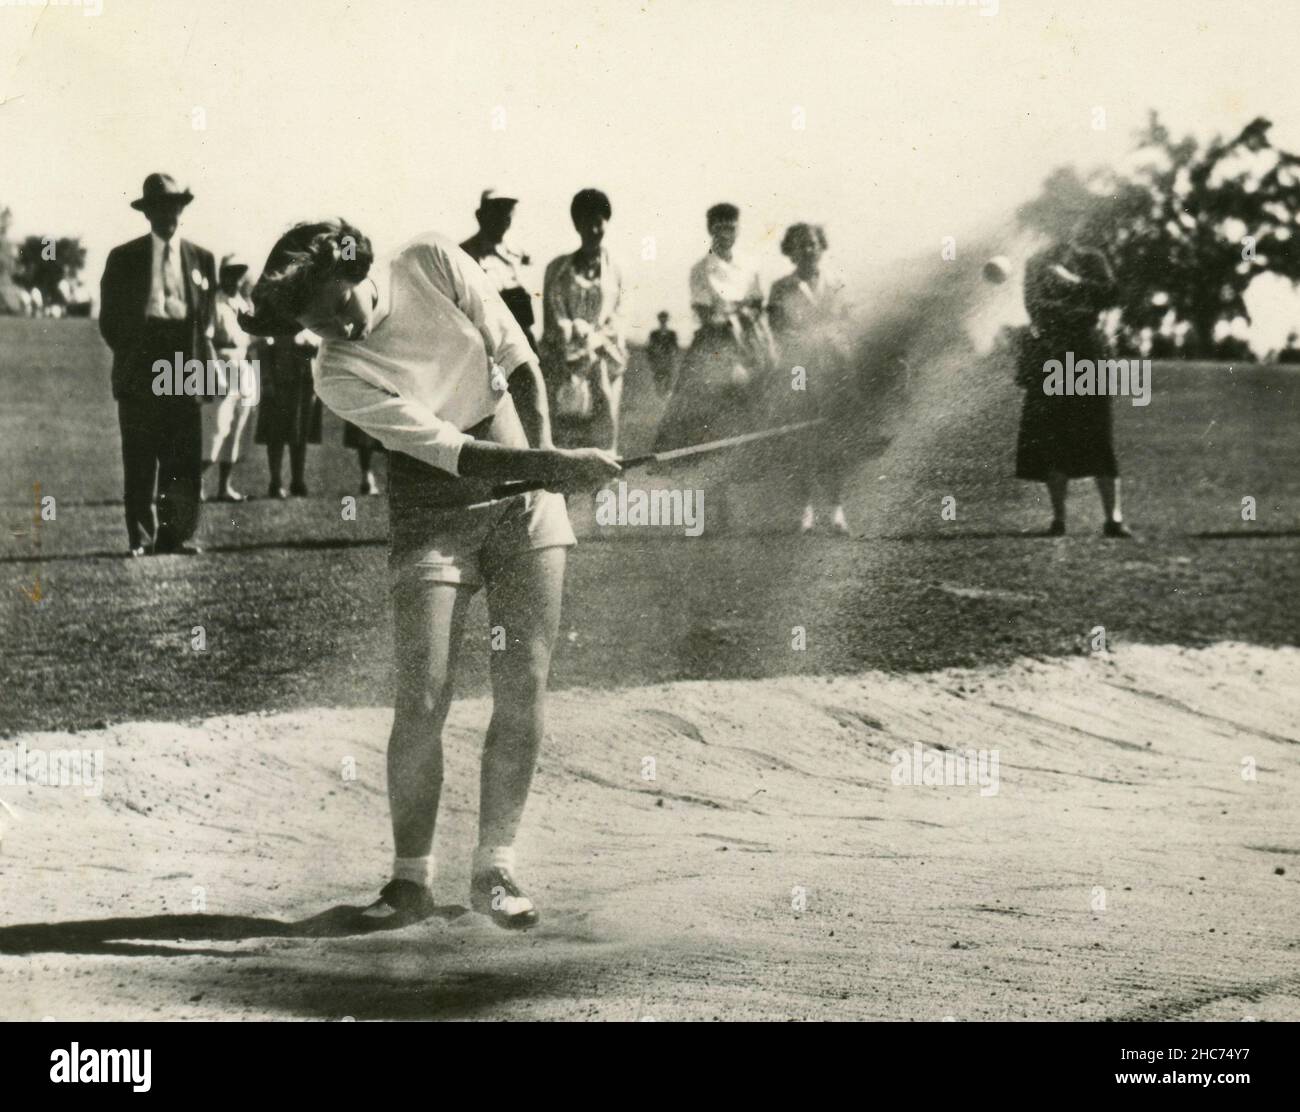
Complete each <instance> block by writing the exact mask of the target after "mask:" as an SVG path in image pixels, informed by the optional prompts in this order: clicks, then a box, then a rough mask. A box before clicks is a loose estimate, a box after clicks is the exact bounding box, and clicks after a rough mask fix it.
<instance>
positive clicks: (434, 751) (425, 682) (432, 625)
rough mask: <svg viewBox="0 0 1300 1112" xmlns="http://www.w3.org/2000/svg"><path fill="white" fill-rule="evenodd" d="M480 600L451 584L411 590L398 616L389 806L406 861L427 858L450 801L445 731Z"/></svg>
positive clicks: (396, 609) (402, 598) (395, 840)
mask: <svg viewBox="0 0 1300 1112" xmlns="http://www.w3.org/2000/svg"><path fill="white" fill-rule="evenodd" d="M472 597H473V595H472V592H470V591H468V590H466V589H464V588H462V587H456V586H453V585H452V584H448V583H420V584H415V585H411V586H409V587H406V588H403V590H402V592H401V594H400V595H399V596H398V597H397V605H396V606H395V607H394V608H393V609H394V625H395V633H396V638H397V705H396V708H395V711H394V714H393V732H392V734H391V736H390V737H389V739H388V804H389V807H390V808H391V811H392V818H393V845H394V848H395V849H396V853H397V856H398V857H425V856H427V855H428V853H429V851H430V850H431V849H432V847H433V827H434V821H435V819H436V818H437V814H438V799H439V797H440V795H441V794H442V727H443V723H444V722H446V720H447V710H448V708H449V707H450V706H451V690H452V681H453V679H454V676H455V670H456V658H457V655H458V653H459V649H460V641H461V633H462V631H463V629H464V626H465V615H466V612H467V610H468V608H469V602H470V599H471V598H472Z"/></svg>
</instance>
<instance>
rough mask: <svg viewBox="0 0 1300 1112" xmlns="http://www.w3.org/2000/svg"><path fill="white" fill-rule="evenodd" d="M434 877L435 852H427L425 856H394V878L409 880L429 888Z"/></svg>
mask: <svg viewBox="0 0 1300 1112" xmlns="http://www.w3.org/2000/svg"><path fill="white" fill-rule="evenodd" d="M432 877H433V854H431V853H426V854H425V855H424V856H423V857H394V858H393V879H394V880H409V881H411V882H412V883H414V884H419V885H421V886H422V887H424V888H428V887H429V882H430V880H431V878H432Z"/></svg>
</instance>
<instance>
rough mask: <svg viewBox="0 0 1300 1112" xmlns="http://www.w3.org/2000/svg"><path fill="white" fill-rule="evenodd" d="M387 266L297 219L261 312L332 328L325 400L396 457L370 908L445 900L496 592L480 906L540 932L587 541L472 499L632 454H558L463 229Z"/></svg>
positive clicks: (383, 912) (531, 510)
mask: <svg viewBox="0 0 1300 1112" xmlns="http://www.w3.org/2000/svg"><path fill="white" fill-rule="evenodd" d="M373 262H374V253H373V250H372V248H371V244H370V241H369V240H368V239H367V238H366V237H365V236H364V235H363V234H362V233H361V232H360V231H359V230H358V229H357V228H355V227H352V226H351V225H349V224H347V223H345V222H343V221H339V220H335V221H327V222H324V223H318V224H300V225H299V226H297V227H296V228H294V229H293V230H291V231H290V232H288V233H286V234H285V235H284V236H282V237H281V238H280V240H279V242H278V243H277V244H276V245H275V247H274V249H273V250H272V251H271V254H270V257H269V258H268V259H267V262H266V267H265V269H264V271H263V275H262V278H261V280H260V281H259V282H258V285H257V290H256V297H255V299H254V304H255V305H256V306H257V312H256V315H255V317H253V318H250V319H249V320H248V321H247V322H246V324H245V327H246V328H249V329H250V330H252V331H256V332H259V333H261V332H268V331H269V332H273V333H274V332H284V331H286V330H287V331H292V330H293V328H295V327H302V328H307V329H310V330H311V331H312V332H315V333H316V334H317V335H318V336H320V337H321V338H322V340H323V347H324V350H323V352H322V357H321V360H320V363H319V365H318V368H317V371H316V379H317V382H316V386H317V392H318V393H319V395H320V397H321V399H322V400H323V401H324V402H325V404H326V405H327V406H329V408H330V409H332V410H333V411H334V412H335V413H337V414H338V415H339V416H340V417H342V418H343V419H344V420H346V421H350V422H351V423H352V424H354V425H356V426H357V427H358V428H360V429H362V430H363V431H365V432H368V433H370V434H371V435H372V436H374V437H376V438H377V439H378V440H379V441H380V442H382V443H383V444H384V446H385V447H386V448H388V450H389V460H390V463H389V492H388V498H389V519H390V541H389V568H390V572H391V580H392V598H393V611H394V625H395V630H396V638H397V643H396V649H397V652H396V662H397V705H396V708H395V714H394V719H393V731H392V735H391V738H390V740H389V746H388V796H389V804H390V807H391V810H392V820H393V841H394V846H395V854H396V859H395V861H394V863H393V876H392V879H391V880H390V881H389V882H388V884H386V885H385V886H384V888H383V890H382V892H381V893H380V898H379V900H377V901H376V902H375V903H374V904H372V905H371V906H370V907H369V908H368V909H367V910H366V913H365V914H366V916H367V917H368V918H369V919H371V920H372V921H375V922H376V923H377V924H378V925H385V926H388V925H391V926H403V925H406V924H408V923H412V922H415V921H417V920H419V919H422V918H427V917H428V916H429V915H431V914H433V912H434V910H435V907H434V902H433V896H432V894H431V891H430V880H431V876H432V871H433V870H432V856H431V854H432V848H433V833H434V821H435V818H436V815H437V810H438V799H439V794H440V792H441V788H442V740H441V735H442V727H443V723H444V721H445V720H446V717H447V711H448V709H449V706H450V703H451V693H452V684H453V678H454V673H455V666H456V657H457V651H458V648H459V645H460V641H461V634H462V632H463V627H464V624H465V617H466V614H467V613H468V610H469V602H470V598H471V596H472V595H473V593H474V592H475V591H476V590H478V588H479V587H484V588H486V591H487V603H488V615H489V619H490V621H491V624H492V626H493V627H497V626H499V627H501V628H502V629H504V631H505V642H506V644H505V647H504V648H503V649H501V650H499V651H495V652H493V653H492V654H491V671H492V692H493V712H492V720H491V723H490V724H489V726H488V732H487V740H486V741H485V743H484V746H483V763H482V770H481V777H480V793H481V794H480V803H479V838H478V846H477V848H476V849H475V850H474V858H473V869H472V874H471V875H472V880H471V888H470V902H471V906H472V907H473V908H474V909H475V910H476V911H481V912H483V913H485V914H488V915H490V916H491V917H492V919H493V920H494V921H495V922H496V923H498V924H499V925H501V926H505V927H527V926H531V925H532V924H534V923H536V922H537V918H538V916H537V912H536V910H535V909H534V908H533V904H532V901H531V900H529V899H528V898H527V897H526V896H525V895H524V894H523V892H522V891H521V890H520V888H519V885H518V884H517V883H516V881H515V878H514V850H513V845H514V840H515V832H516V831H517V829H518V827H519V821H520V817H521V816H522V814H523V809H524V803H525V801H526V800H527V798H528V789H529V785H530V783H531V781H532V775H533V769H534V767H535V766H536V764H537V751H538V745H539V743H540V742H541V739H542V704H543V700H544V696H545V690H546V681H547V674H548V671H549V668H550V657H551V648H552V645H553V643H554V640H555V635H556V630H557V627H558V622H559V614H560V594H561V587H562V583H563V578H564V563H565V549H566V548H567V547H568V546H570V545H572V544H573V543H574V538H573V531H572V530H571V529H570V527H569V521H568V516H567V514H566V512H565V508H564V500H563V499H562V498H561V497H559V496H558V495H557V494H555V493H550V492H547V491H543V492H541V493H537V494H532V495H518V496H515V497H513V498H510V499H507V500H504V501H500V502H497V503H496V504H493V505H490V506H487V507H485V508H483V507H480V508H474V509H471V508H468V507H470V506H472V505H474V504H476V503H478V504H481V503H483V502H484V501H486V500H488V498H489V497H490V491H491V489H492V487H493V486H494V485H495V484H497V483H499V482H501V481H503V480H510V479H544V480H547V481H548V482H549V483H551V484H552V485H553V487H554V490H556V491H565V492H567V491H575V492H576V491H585V490H591V489H594V488H596V487H599V486H601V485H603V484H604V483H606V482H608V481H609V480H610V478H612V477H613V476H614V475H616V474H617V473H618V471H619V465H618V463H617V462H616V461H615V460H614V458H613V457H612V456H610V455H609V454H607V453H606V452H604V451H601V450H599V449H594V448H585V449H575V450H569V451H565V450H557V449H555V448H552V447H551V442H550V426H549V419H548V414H547V405H546V390H545V387H544V386H543V385H542V379H541V373H540V371H539V370H538V368H537V365H536V363H535V362H534V361H533V352H532V348H531V347H530V346H529V344H528V341H527V340H526V339H525V337H524V335H523V333H522V332H521V331H520V329H519V326H518V324H516V323H515V319H514V317H513V316H511V314H510V310H509V309H507V308H506V306H505V304H504V303H503V302H502V301H501V299H500V297H498V296H497V293H496V291H495V290H494V289H493V288H492V286H491V284H490V283H489V281H488V279H487V278H486V277H485V276H484V274H483V272H482V270H480V269H479V267H477V266H476V265H475V264H474V263H473V261H472V260H471V259H470V258H469V256H467V255H465V254H464V253H463V252H462V251H461V250H460V249H459V248H458V247H457V246H456V245H455V243H454V242H453V241H451V240H449V239H445V238H443V237H442V236H438V235H433V234H429V235H422V236H419V237H417V238H416V239H414V240H412V241H411V242H410V243H408V244H406V245H405V246H404V247H402V248H400V249H399V250H398V251H397V252H396V253H395V254H394V255H393V256H392V257H391V259H389V260H388V261H386V262H384V263H383V264H382V265H375V266H372V264H373ZM286 322H292V323H291V325H290V327H289V328H287V329H286V327H285V325H286ZM516 372H518V374H520V375H522V376H524V381H525V382H526V383H527V384H528V387H527V388H526V389H525V390H523V391H521V392H520V393H521V396H522V397H523V398H524V399H526V401H527V404H523V403H521V408H522V412H517V411H516V409H515V406H514V403H513V402H512V400H511V396H510V393H509V391H508V380H509V378H510V376H511V375H513V374H515V373H516ZM525 429H527V431H525ZM530 443H531V444H532V445H535V446H533V447H530Z"/></svg>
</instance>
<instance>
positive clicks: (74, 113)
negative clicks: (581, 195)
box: [0, 0, 1300, 342]
mask: <svg viewBox="0 0 1300 1112" xmlns="http://www.w3.org/2000/svg"><path fill="white" fill-rule="evenodd" d="M987 10H988V11H992V10H993V7H992V6H990V7H989V8H988V9H987ZM1297 41H1300V4H1296V3H1293V2H1291V0H1276V2H1257V0H1239V2H1224V0H1142V2H1141V3H1140V4H1139V3H1135V2H1134V0H998V2H997V3H996V14H986V12H985V11H984V10H981V8H980V7H979V6H978V5H975V6H951V5H950V6H924V5H902V4H897V3H895V2H894V0H802V2H799V3H791V2H785V0H780V2H778V0H640V2H637V0H579V2H574V0H547V3H545V4H524V3H520V2H518V0H515V2H512V3H498V2H496V0H474V2H463V3H462V2H458V3H450V2H445V0H409V2H408V0H311V2H309V3H308V2H302V0H300V2H296V3H290V2H287V0H206V2H199V0H88V2H86V3H85V4H83V5H78V4H71V3H64V4H48V5H42V4H36V5H33V4H31V3H30V2H28V0H19V2H14V0H0V160H2V161H0V205H7V206H8V207H9V208H11V209H12V210H13V218H14V225H15V231H16V232H17V233H18V234H29V233H34V234H54V235H69V234H71V235H81V236H82V237H83V240H84V242H85V243H86V244H87V246H88V248H89V250H90V257H89V264H88V267H87V277H88V278H89V279H90V280H91V281H92V283H97V282H98V277H99V273H100V271H101V269H102V265H103V258H104V254H105V253H106V251H107V250H108V249H109V248H110V247H111V246H112V245H113V244H115V243H119V242H122V241H124V240H127V239H130V238H133V237H135V236H137V235H140V234H142V233H143V232H144V230H145V223H144V220H143V218H142V217H141V216H140V215H139V214H138V213H136V212H135V211H134V210H132V209H131V208H130V207H129V201H130V200H132V199H133V198H135V197H137V196H138V195H139V191H140V185H141V181H142V179H143V178H144V176H145V175H146V174H147V173H148V172H150V171H152V170H164V171H167V172H169V173H171V174H173V175H175V176H177V177H179V178H182V179H183V180H185V181H186V182H187V183H188V184H189V185H190V187H191V188H192V189H193V191H194V193H195V194H196V200H195V202H194V204H193V205H191V206H190V208H189V210H188V211H187V213H186V217H185V221H184V224H183V225H182V234H183V235H185V236H186V238H189V239H192V240H194V241H195V242H198V243H200V244H202V245H204V246H206V247H208V248H210V249H211V250H213V251H214V252H215V253H216V254H218V255H221V254H224V253H226V252H229V251H235V252H239V253H242V254H244V255H246V256H248V257H250V259H251V260H252V261H253V264H254V268H255V269H256V268H258V267H259V266H260V263H261V261H262V260H263V259H264V258H265V256H266V253H267V251H268V249H269V247H270V245H271V244H272V242H273V241H274V239H275V237H276V236H277V235H278V234H279V233H280V232H281V231H283V230H284V229H285V228H287V227H288V226H290V225H291V224H293V223H294V222H296V221H299V220H305V219H311V218H315V217H319V216H321V215H327V214H328V215H343V216H346V217H347V218H348V219H350V220H352V221H353V222H354V223H357V224H358V225H359V226H361V227H362V228H363V229H364V230H365V231H366V232H367V233H368V234H369V235H371V237H372V238H373V239H374V240H375V241H376V243H377V245H378V246H379V247H380V248H381V249H382V248H383V247H384V246H386V245H389V246H395V245H397V244H398V243H400V242H402V241H404V240H405V239H408V238H410V237H411V236H413V235H415V234H418V233H420V232H423V231H427V230H431V229H432V230H437V231H440V232H443V233H445V234H447V235H451V236H453V237H455V238H457V239H461V238H464V237H466V236H468V235H469V234H470V233H471V232H472V231H473V230H474V219H473V212H474V209H475V208H476V207H477V202H478V196H479V192H480V191H481V190H482V189H483V188H485V187H494V188H497V189H501V190H504V191H506V192H511V193H517V194H518V195H519V196H520V197H521V198H522V203H521V205H520V207H519V209H518V212H517V215H516V221H515V228H514V230H513V232H512V241H513V243H514V245H515V246H516V247H517V248H518V249H520V250H523V251H525V252H527V253H528V254H529V255H530V256H531V258H532V261H533V263H534V264H535V269H534V271H533V274H532V277H533V279H534V280H535V281H537V282H540V276H541V270H542V267H543V266H544V265H545V262H546V261H547V260H549V259H550V258H552V257H554V256H555V255H557V254H560V253H561V252H563V251H566V250H571V249H572V248H573V247H575V246H576V237H575V235H574V233H573V230H572V226H571V224H570V223H569V218H568V203H569V200H570V198H571V197H572V195H573V193H574V192H575V191H576V190H578V189H580V188H583V187H587V186H596V187H598V188H601V189H604V190H605V191H606V192H607V193H608V194H609V195H610V197H611V198H612V201H613V208H614V218H613V221H612V222H611V226H610V231H609V235H608V237H607V244H608V246H609V247H610V249H611V251H612V253H613V254H614V256H615V258H616V259H617V261H618V262H619V263H620V264H621V266H622V269H623V271H624V275H625V279H626V281H627V284H628V300H629V306H628V308H629V313H628V315H629V318H630V322H631V325H632V330H633V332H634V333H636V332H637V331H639V330H643V329H645V328H647V327H649V326H650V325H651V324H652V322H653V317H654V314H655V312H656V311H657V310H659V309H660V308H667V309H669V310H670V311H671V312H672V313H673V314H674V316H675V317H676V318H677V324H678V327H679V329H681V330H689V328H688V325H687V272H688V270H689V268H690V265H691V263H692V262H693V261H694V260H695V259H697V258H699V257H700V256H701V255H702V254H703V253H704V252H705V250H706V249H707V246H708V240H707V235H706V232H705V226H704V211H705V209H706V208H707V207H708V206H709V205H710V204H712V203H714V202H716V201H720V200H729V201H733V202H734V203H736V204H738V205H740V206H741V209H742V227H741V246H742V248H743V249H744V250H746V251H747V252H748V253H749V254H751V255H753V256H755V257H756V258H757V259H758V260H759V261H760V263H761V264H762V266H763V269H764V273H765V275H766V276H767V277H768V278H775V277H777V276H779V275H780V274H781V273H783V272H784V271H785V270H786V269H788V267H787V265H786V264H785V262H784V260H783V259H782V258H781V257H780V254H779V251H778V249H777V245H778V244H779V241H780V237H781V233H782V231H783V230H784V228H785V227H786V226H787V225H788V224H789V223H791V222H793V221H796V220H814V221H816V222H819V223H822V224H824V225H825V227H826V230H827V233H828V236H829V239H830V243H831V254H830V256H829V257H828V262H831V263H833V264H834V265H835V266H837V267H838V269H840V270H841V271H843V272H844V273H845V274H846V275H848V276H849V277H850V278H851V279H852V280H853V281H855V283H857V284H858V285H859V287H860V297H861V299H862V301H863V302H864V303H866V304H867V305H868V306H869V305H870V303H871V302H872V301H873V300H880V301H887V300H888V299H889V297H890V267H891V264H893V263H894V262H895V261H896V260H898V259H899V258H901V257H905V256H915V255H924V254H926V253H930V252H933V253H934V254H935V255H938V253H939V251H940V249H941V244H942V241H943V237H945V236H955V237H957V245H958V246H957V250H958V253H959V254H960V252H961V249H962V243H963V241H964V240H966V239H968V238H972V237H974V236H975V235H976V234H977V233H985V234H987V233H988V231H989V230H990V229H992V230H993V231H994V234H995V235H996V234H998V233H1000V231H1001V230H1003V229H1005V228H1008V227H1009V223H1008V222H1009V218H1010V215H1011V213H1012V212H1013V210H1014V208H1015V206H1016V204H1017V203H1019V202H1020V201H1023V200H1025V199H1027V198H1028V197H1030V196H1031V195H1032V194H1033V193H1034V192H1035V190H1036V189H1037V187H1038V185H1039V184H1040V183H1041V182H1042V180H1043V178H1044V177H1045V176H1046V175H1047V173H1048V172H1049V171H1050V170H1051V169H1052V168H1054V167H1056V166H1059V165H1061V164H1065V163H1073V164H1075V165H1078V166H1079V167H1081V168H1083V169H1088V168H1090V167H1095V166H1101V165H1106V164H1115V163H1118V162H1120V161H1121V160H1122V159H1123V158H1124V157H1125V155H1126V153H1127V152H1128V151H1129V150H1130V149H1131V147H1132V136H1133V133H1134V131H1135V130H1136V129H1137V128H1138V127H1140V126H1141V125H1142V124H1143V123H1144V121H1145V118H1146V115H1147V112H1148V110H1149V109H1151V108H1155V109H1157V110H1159V111H1160V113H1161V114H1162V116H1163V117H1164V119H1165V121H1166V123H1167V124H1168V125H1169V126H1170V127H1171V129H1172V130H1173V131H1174V132H1175V133H1176V134H1179V135H1181V134H1184V133H1192V134H1195V135H1197V136H1200V137H1203V138H1204V137H1208V136H1211V135H1213V134H1216V133H1233V132H1235V131H1237V130H1239V129H1240V128H1241V127H1242V126H1243V125H1244V124H1246V123H1247V122H1249V121H1250V120H1251V119H1252V118H1253V117H1255V116H1256V115H1261V114H1262V115H1266V116H1268V117H1269V118H1271V119H1272V120H1273V121H1274V122H1275V125H1276V126H1275V128H1274V132H1273V138H1274V141H1275V142H1277V143H1279V144H1280V145H1283V146H1286V147H1288V148H1289V149H1293V150H1300V96H1297V92H1300V81H1298V80H1297V78H1296V77H1295V76H1294V75H1295V71H1296V63H1295V44H1296V42H1297ZM1099 110H1100V112H1099ZM1099 125H1101V126H1099ZM1010 242H1011V240H1010V238H1008V243H1010ZM1257 300H1259V299H1257ZM1261 311H1262V313H1263V316H1262V317H1261V321H1260V327H1261V330H1262V331H1265V332H1267V333H1268V337H1269V340H1270V342H1276V341H1272V340H1271V337H1272V335H1273V334H1274V333H1276V334H1278V335H1279V336H1280V335H1281V334H1282V333H1284V332H1285V330H1286V329H1287V328H1289V327H1290V326H1291V324H1290V322H1291V321H1292V318H1294V320H1295V322H1297V323H1300V304H1298V303H1297V301H1296V298H1295V295H1294V293H1293V291H1291V290H1290V288H1289V287H1286V286H1285V285H1283V286H1282V287H1281V288H1279V289H1276V290H1274V291H1272V292H1271V294H1270V295H1269V296H1268V297H1267V298H1264V299H1262V301H1261Z"/></svg>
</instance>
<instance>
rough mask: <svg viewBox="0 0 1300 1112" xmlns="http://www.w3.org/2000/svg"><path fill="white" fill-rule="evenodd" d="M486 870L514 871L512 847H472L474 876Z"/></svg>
mask: <svg viewBox="0 0 1300 1112" xmlns="http://www.w3.org/2000/svg"><path fill="white" fill-rule="evenodd" d="M488 869H505V870H506V871H507V872H514V870H515V847H514V846H475V847H474V867H473V871H474V875H475V876H477V875H478V874H479V873H485V872H487V871H488Z"/></svg>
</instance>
